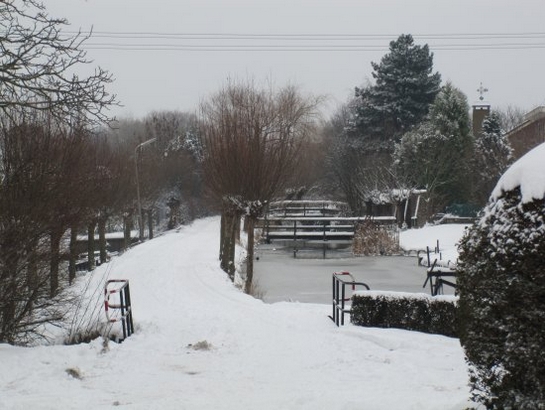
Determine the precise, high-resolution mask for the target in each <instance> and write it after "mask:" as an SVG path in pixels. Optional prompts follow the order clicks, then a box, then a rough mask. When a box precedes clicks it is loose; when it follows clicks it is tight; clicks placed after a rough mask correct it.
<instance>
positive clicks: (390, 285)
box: [254, 246, 453, 304]
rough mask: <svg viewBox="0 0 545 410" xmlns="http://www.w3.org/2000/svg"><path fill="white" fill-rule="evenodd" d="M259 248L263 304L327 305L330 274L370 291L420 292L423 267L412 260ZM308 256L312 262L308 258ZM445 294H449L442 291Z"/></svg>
mask: <svg viewBox="0 0 545 410" xmlns="http://www.w3.org/2000/svg"><path fill="white" fill-rule="evenodd" d="M273 249H274V248H272V247H267V246H261V247H260V249H259V250H258V252H257V255H258V257H259V259H258V260H256V262H255V264H254V277H255V280H256V281H257V285H258V286H259V288H260V290H261V291H263V292H264V296H263V300H264V301H265V302H267V303H273V302H279V301H293V302H305V303H326V304H329V303H331V297H332V296H331V293H332V291H331V275H332V273H333V272H339V271H348V272H350V273H352V275H353V276H354V278H355V279H356V281H358V282H365V283H367V284H368V285H369V287H370V288H371V290H391V291H399V292H424V293H428V294H429V286H428V287H427V288H426V289H423V288H422V285H423V284H424V281H425V279H426V271H425V268H423V267H421V266H417V261H416V258H415V257H410V256H372V257H351V255H350V254H349V253H348V252H343V251H338V252H337V253H335V252H332V251H328V253H327V259H321V254H320V253H319V252H315V253H314V254H313V255H309V254H307V255H302V254H298V257H297V258H293V253H290V252H289V251H286V250H273ZM311 256H312V257H313V258H315V259H311ZM445 293H448V294H452V293H453V292H452V291H451V290H450V289H448V288H446V289H445Z"/></svg>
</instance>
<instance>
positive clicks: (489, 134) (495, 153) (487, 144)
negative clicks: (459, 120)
mask: <svg viewBox="0 0 545 410" xmlns="http://www.w3.org/2000/svg"><path fill="white" fill-rule="evenodd" d="M500 123H501V119H500V116H499V115H498V113H496V112H492V113H491V114H490V115H489V116H488V117H486V118H485V120H484V121H483V127H482V133H481V135H480V136H479V137H478V138H477V139H476V141H475V158H474V170H475V172H474V175H475V177H476V183H475V198H476V200H477V201H478V202H479V203H481V204H483V205H484V204H485V203H486V200H487V199H488V196H489V195H490V193H491V192H492V189H493V188H494V186H495V185H496V183H497V182H498V179H499V178H500V176H501V175H502V174H503V172H504V171H505V170H506V169H507V167H508V166H509V164H510V163H511V162H512V160H513V150H512V148H511V146H510V145H509V141H508V140H507V138H506V137H505V135H503V132H502V130H501V126H500Z"/></svg>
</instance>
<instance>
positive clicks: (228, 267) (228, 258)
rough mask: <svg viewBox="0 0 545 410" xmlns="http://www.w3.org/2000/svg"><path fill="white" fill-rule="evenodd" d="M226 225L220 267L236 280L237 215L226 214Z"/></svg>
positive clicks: (223, 231)
mask: <svg viewBox="0 0 545 410" xmlns="http://www.w3.org/2000/svg"><path fill="white" fill-rule="evenodd" d="M223 219H224V224H223V229H222V233H221V236H222V240H221V245H222V246H221V249H220V261H221V263H220V266H221V268H222V269H223V271H224V272H226V273H227V274H228V275H229V278H230V279H231V280H234V279H235V245H236V241H235V238H236V230H237V220H238V218H237V215H236V214H235V213H224V216H223Z"/></svg>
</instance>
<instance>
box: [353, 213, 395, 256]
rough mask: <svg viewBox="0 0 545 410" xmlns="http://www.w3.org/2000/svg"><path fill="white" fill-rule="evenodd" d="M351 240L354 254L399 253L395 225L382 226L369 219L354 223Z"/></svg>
mask: <svg viewBox="0 0 545 410" xmlns="http://www.w3.org/2000/svg"><path fill="white" fill-rule="evenodd" d="M352 242H353V243H352V249H353V252H354V254H355V255H365V256H369V255H392V254H395V253H399V235H398V231H397V227H395V226H393V227H392V226H390V227H387V226H382V225H379V224H377V223H376V222H374V221H373V220H371V219H369V220H365V221H363V222H360V223H358V224H357V225H356V227H355V232H354V239H353V241H352Z"/></svg>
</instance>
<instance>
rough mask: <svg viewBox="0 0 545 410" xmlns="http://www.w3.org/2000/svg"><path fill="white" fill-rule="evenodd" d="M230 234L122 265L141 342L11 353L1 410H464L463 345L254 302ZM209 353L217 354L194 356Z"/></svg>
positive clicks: (125, 259) (138, 255) (0, 352)
mask: <svg viewBox="0 0 545 410" xmlns="http://www.w3.org/2000/svg"><path fill="white" fill-rule="evenodd" d="M218 231H219V220H218V219H217V218H210V219H205V220H201V221H196V222H195V223H194V224H193V225H192V226H190V227H185V228H183V229H182V230H181V231H180V232H178V233H169V234H166V235H164V236H161V237H159V238H156V239H154V240H153V241H150V242H147V243H145V244H143V245H140V246H138V247H136V248H134V249H132V250H131V251H130V252H127V253H126V254H125V255H123V256H122V257H120V258H118V259H116V260H115V262H114V263H113V267H111V275H110V277H111V278H114V277H120V278H127V279H129V280H130V286H131V296H132V303H133V307H134V318H135V325H136V333H135V334H134V335H133V336H132V337H130V338H129V339H127V340H126V341H125V342H124V343H122V344H120V345H116V344H114V343H111V344H110V349H109V350H108V351H107V352H104V353H101V349H102V344H101V342H100V341H98V340H97V341H95V342H93V343H91V344H82V345H78V346H49V347H45V346H44V347H35V348H17V347H12V346H8V345H0V363H1V365H0V409H25V410H27V409H103V408H111V407H112V406H119V407H121V408H130V409H191V410H195V409H242V410H243V409H275V410H278V409H312V410H317V409H318V410H319V409H328V410H330V409H342V410H351V409H354V410H356V409H358V410H360V409H372V410H375V409H376V410H380V409H419V410H420V409H439V408H440V409H453V410H454V409H463V408H464V406H465V405H466V398H467V397H468V388H467V387H466V383H467V376H466V371H465V364H464V360H463V355H462V350H461V348H460V345H459V342H458V340H456V339H450V338H446V337H442V336H434V335H426V334H421V333H416V332H406V331H402V330H393V329H391V330H381V329H364V328H358V327H354V326H350V325H349V326H346V327H344V328H336V327H335V326H334V325H333V323H332V322H331V321H330V320H329V319H328V318H327V315H328V314H329V313H330V306H329V305H313V304H299V303H277V304H264V303H263V302H261V301H259V300H255V299H253V298H251V297H249V296H246V295H244V294H242V293H241V292H240V291H238V290H237V289H236V288H235V287H234V286H233V285H232V284H231V283H229V282H228V281H227V280H226V278H225V276H224V274H223V273H222V272H221V271H220V270H219V268H218V267H217V265H218V263H217V249H218ZM104 269H106V267H101V268H100V269H98V270H97V271H96V272H95V276H96V277H100V275H103V274H104V272H105V270H104ZM200 341H206V342H208V343H209V344H210V345H211V348H210V349H202V350H196V349H194V348H193V347H191V346H189V345H193V346H196V344H197V343H198V342H200ZM67 369H77V370H78V371H79V373H80V374H81V378H80V379H78V378H74V377H72V376H70V375H69V374H67V372H66V370H67Z"/></svg>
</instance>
